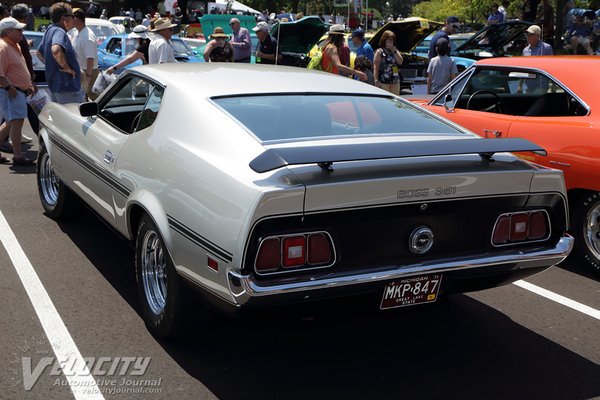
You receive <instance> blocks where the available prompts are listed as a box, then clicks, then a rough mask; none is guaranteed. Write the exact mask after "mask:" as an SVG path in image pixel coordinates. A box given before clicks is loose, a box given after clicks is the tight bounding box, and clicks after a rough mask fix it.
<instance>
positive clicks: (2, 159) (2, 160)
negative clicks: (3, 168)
mask: <svg viewBox="0 0 600 400" xmlns="http://www.w3.org/2000/svg"><path fill="white" fill-rule="evenodd" d="M9 163H10V160H9V159H8V158H6V157H4V156H3V155H2V154H0V164H9Z"/></svg>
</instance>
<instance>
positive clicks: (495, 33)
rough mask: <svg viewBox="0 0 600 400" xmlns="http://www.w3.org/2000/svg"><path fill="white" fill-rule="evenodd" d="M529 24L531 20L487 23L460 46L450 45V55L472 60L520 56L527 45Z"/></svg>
mask: <svg viewBox="0 0 600 400" xmlns="http://www.w3.org/2000/svg"><path fill="white" fill-rule="evenodd" d="M531 25H532V23H531V22H526V21H508V22H502V23H499V24H492V25H488V26H486V27H484V28H483V29H482V30H480V31H479V32H477V33H475V34H474V35H472V36H471V38H469V39H468V40H467V41H465V42H464V43H463V44H461V45H460V46H457V47H456V48H455V47H452V51H451V53H450V55H451V56H453V57H464V58H470V59H473V60H480V59H483V58H492V57H506V56H520V55H522V54H523V49H524V48H525V47H526V46H527V38H526V37H525V31H526V30H527V28H529V27H530V26H531Z"/></svg>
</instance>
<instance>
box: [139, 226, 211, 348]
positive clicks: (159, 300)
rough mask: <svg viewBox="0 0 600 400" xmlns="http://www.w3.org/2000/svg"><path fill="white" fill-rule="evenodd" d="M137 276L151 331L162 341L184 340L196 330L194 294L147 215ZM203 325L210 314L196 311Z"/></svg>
mask: <svg viewBox="0 0 600 400" xmlns="http://www.w3.org/2000/svg"><path fill="white" fill-rule="evenodd" d="M135 270H136V272H135V275H136V281H137V287H138V296H139V298H140V303H141V305H142V314H143V317H144V321H145V323H146V326H147V327H148V330H149V331H150V332H151V333H152V334H153V335H154V336H156V337H158V338H163V339H165V338H175V337H181V336H184V335H185V334H186V333H187V331H188V330H189V329H192V328H193V324H192V322H193V321H192V320H191V316H190V315H189V314H190V309H191V307H190V304H191V302H192V298H191V293H190V291H189V289H188V288H187V287H186V286H185V285H184V283H183V282H182V280H181V278H180V277H179V275H178V274H177V271H176V270H175V266H174V265H173V261H171V257H170V255H169V252H168V250H167V248H166V246H165V243H164V241H163V238H162V236H161V234H160V232H159V230H158V228H157V227H156V224H155V223H154V221H152V219H151V218H150V217H149V216H148V215H147V214H144V215H143V216H142V218H141V220H140V223H139V226H138V232H137V237H136V245H135ZM194 311H195V312H196V313H201V314H202V315H198V317H199V318H198V320H199V321H207V320H208V317H209V313H208V310H205V309H204V308H202V306H200V305H198V307H196V308H195V309H194Z"/></svg>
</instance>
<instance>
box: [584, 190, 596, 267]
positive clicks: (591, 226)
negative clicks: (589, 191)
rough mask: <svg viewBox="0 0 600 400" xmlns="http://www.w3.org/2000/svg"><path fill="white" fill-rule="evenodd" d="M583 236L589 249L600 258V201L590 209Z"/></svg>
mask: <svg viewBox="0 0 600 400" xmlns="http://www.w3.org/2000/svg"><path fill="white" fill-rule="evenodd" d="M584 226H585V228H584V232H583V237H584V238H585V241H586V245H587V247H588V249H590V251H591V252H592V254H593V255H594V257H596V259H598V260H600V202H598V203H596V205H594V207H592V208H591V209H590V211H589V212H588V213H587V216H586V218H585V225H584Z"/></svg>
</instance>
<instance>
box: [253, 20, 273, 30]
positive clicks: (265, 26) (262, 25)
mask: <svg viewBox="0 0 600 400" xmlns="http://www.w3.org/2000/svg"><path fill="white" fill-rule="evenodd" d="M252 30H253V31H254V32H258V31H267V32H269V24H267V23H266V22H259V23H258V24H256V26H255V27H254V28H252Z"/></svg>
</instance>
